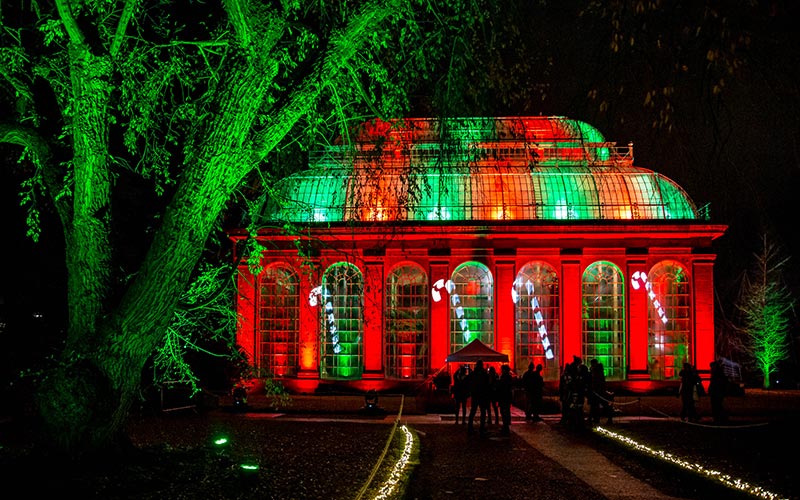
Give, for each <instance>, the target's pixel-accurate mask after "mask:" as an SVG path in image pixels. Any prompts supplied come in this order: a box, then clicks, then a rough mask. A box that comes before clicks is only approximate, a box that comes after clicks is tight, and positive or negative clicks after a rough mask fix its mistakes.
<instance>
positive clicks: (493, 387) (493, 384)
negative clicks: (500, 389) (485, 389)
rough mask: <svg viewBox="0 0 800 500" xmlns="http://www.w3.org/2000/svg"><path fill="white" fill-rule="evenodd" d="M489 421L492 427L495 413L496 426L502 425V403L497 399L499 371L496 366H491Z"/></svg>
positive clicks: (489, 370) (489, 371)
mask: <svg viewBox="0 0 800 500" xmlns="http://www.w3.org/2000/svg"><path fill="white" fill-rule="evenodd" d="M487 373H488V374H489V420H488V421H487V423H488V424H489V425H492V411H494V425H500V402H499V400H498V399H497V378H498V377H497V371H495V369H494V366H489V369H488V370H487Z"/></svg>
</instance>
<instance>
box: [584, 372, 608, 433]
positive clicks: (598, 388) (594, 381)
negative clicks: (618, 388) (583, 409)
mask: <svg viewBox="0 0 800 500" xmlns="http://www.w3.org/2000/svg"><path fill="white" fill-rule="evenodd" d="M589 377H590V380H591V382H590V387H591V389H590V391H589V392H588V394H587V395H588V398H589V418H590V419H591V421H592V423H593V424H599V423H600V416H601V415H602V416H604V417H606V423H607V424H610V423H611V416H612V415H613V409H612V407H611V401H610V400H609V393H608V391H607V390H606V374H605V370H604V369H603V363H601V362H599V361H597V360H596V359H592V360H591V361H590V362H589Z"/></svg>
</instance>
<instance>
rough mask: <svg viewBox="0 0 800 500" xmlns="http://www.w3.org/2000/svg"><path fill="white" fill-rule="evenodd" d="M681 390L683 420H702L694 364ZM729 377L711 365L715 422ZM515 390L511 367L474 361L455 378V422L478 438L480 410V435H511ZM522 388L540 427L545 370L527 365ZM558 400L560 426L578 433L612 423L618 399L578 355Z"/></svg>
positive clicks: (597, 367) (599, 368) (596, 367)
mask: <svg viewBox="0 0 800 500" xmlns="http://www.w3.org/2000/svg"><path fill="white" fill-rule="evenodd" d="M679 376H680V379H681V385H680V388H679V390H678V397H680V398H681V403H682V404H681V419H682V420H687V419H688V420H689V421H690V422H697V421H699V416H698V413H697V407H696V404H695V403H696V401H697V400H698V399H699V397H700V396H701V395H704V393H705V391H704V390H703V385H702V381H701V379H700V376H699V375H698V374H697V371H696V370H695V369H694V367H693V366H692V365H691V364H690V363H684V365H683V369H682V370H681V371H680V373H679ZM726 384H727V378H726V376H725V373H724V371H723V369H722V366H721V365H720V364H719V363H718V362H716V361H714V362H712V363H711V379H710V382H709V386H708V394H709V397H710V399H711V411H712V415H713V418H714V422H715V423H721V422H723V421H724V420H725V413H724V410H723V397H724V395H725V391H726V387H725V386H726ZM516 385H517V381H516V380H515V377H514V376H513V375H512V372H511V367H510V366H509V365H507V364H504V365H502V366H501V368H500V374H499V375H498V374H497V372H496V370H495V368H494V367H493V366H490V367H489V368H488V369H486V368H485V367H484V363H483V361H482V360H478V361H476V362H475V367H474V368H473V369H470V367H469V365H467V364H463V365H461V366H460V367H459V368H458V370H457V371H456V372H455V373H454V374H453V384H452V386H451V392H452V396H453V399H454V401H455V417H456V418H455V423H456V424H458V423H459V418H460V422H461V423H462V424H467V432H468V433H469V434H474V433H475V429H474V420H475V417H476V415H477V413H478V411H480V427H479V432H480V434H481V435H485V434H486V432H487V427H488V426H490V425H491V424H492V413H493V412H494V424H495V425H499V424H500V421H501V420H502V427H501V431H500V433H501V435H508V434H509V426H510V425H511V403H512V400H513V390H514V387H515V386H516ZM520 385H521V387H522V388H523V389H524V391H525V420H526V421H528V422H537V421H540V420H542V418H541V416H540V413H541V411H542V402H543V396H544V378H543V377H542V365H541V364H538V365H536V366H534V364H533V363H530V364H529V365H528V370H527V371H525V373H523V375H522V377H520ZM558 390H559V399H560V402H561V423H562V424H565V425H566V426H568V427H571V428H574V429H583V428H584V427H585V425H586V423H587V422H590V423H591V424H598V423H600V421H601V420H602V419H605V422H606V424H611V423H612V417H613V415H614V407H613V398H614V395H613V393H612V392H610V391H609V390H608V389H607V388H606V378H605V369H604V367H603V364H602V363H600V362H599V361H598V360H597V359H592V360H591V361H590V362H589V365H588V366H587V365H586V364H584V363H583V361H582V360H581V358H580V357H579V356H573V359H572V362H571V363H567V364H565V365H564V369H563V371H562V372H561V377H560V379H559V385H558ZM586 403H588V406H589V415H588V418H587V416H586V415H585V413H584V405H585V404H586Z"/></svg>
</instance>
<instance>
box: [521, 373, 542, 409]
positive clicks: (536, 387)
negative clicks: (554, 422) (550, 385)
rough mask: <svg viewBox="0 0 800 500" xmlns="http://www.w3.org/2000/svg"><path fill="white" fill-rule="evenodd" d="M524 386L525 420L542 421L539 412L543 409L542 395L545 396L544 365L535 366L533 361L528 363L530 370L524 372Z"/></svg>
mask: <svg viewBox="0 0 800 500" xmlns="http://www.w3.org/2000/svg"><path fill="white" fill-rule="evenodd" d="M522 388H523V389H524V390H525V420H526V421H528V422H530V421H534V422H537V421H540V420H541V419H542V418H541V417H540V416H539V413H540V412H541V411H542V397H543V396H544V378H542V365H541V364H539V365H537V366H536V369H534V368H533V362H531V363H530V364H529V365H528V370H527V371H526V372H525V373H523V374H522Z"/></svg>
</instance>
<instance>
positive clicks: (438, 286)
mask: <svg viewBox="0 0 800 500" xmlns="http://www.w3.org/2000/svg"><path fill="white" fill-rule="evenodd" d="M442 289H444V290H445V291H447V293H449V294H450V303H451V304H452V305H453V307H455V308H456V317H457V318H458V319H460V320H461V321H460V323H459V324H460V325H461V332H462V335H463V337H464V342H469V338H470V337H471V335H472V334H471V333H470V331H469V325H468V323H467V318H465V317H464V308H463V307H462V306H461V298H460V297H459V296H458V294H457V293H453V292H455V289H456V284H455V283H453V282H452V281H451V280H447V281H445V280H444V279H440V280H438V281H437V282H436V283H434V284H433V288H431V297H432V298H433V301H434V302H439V301H440V300H442V293H441V292H440V291H439V290H442Z"/></svg>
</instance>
